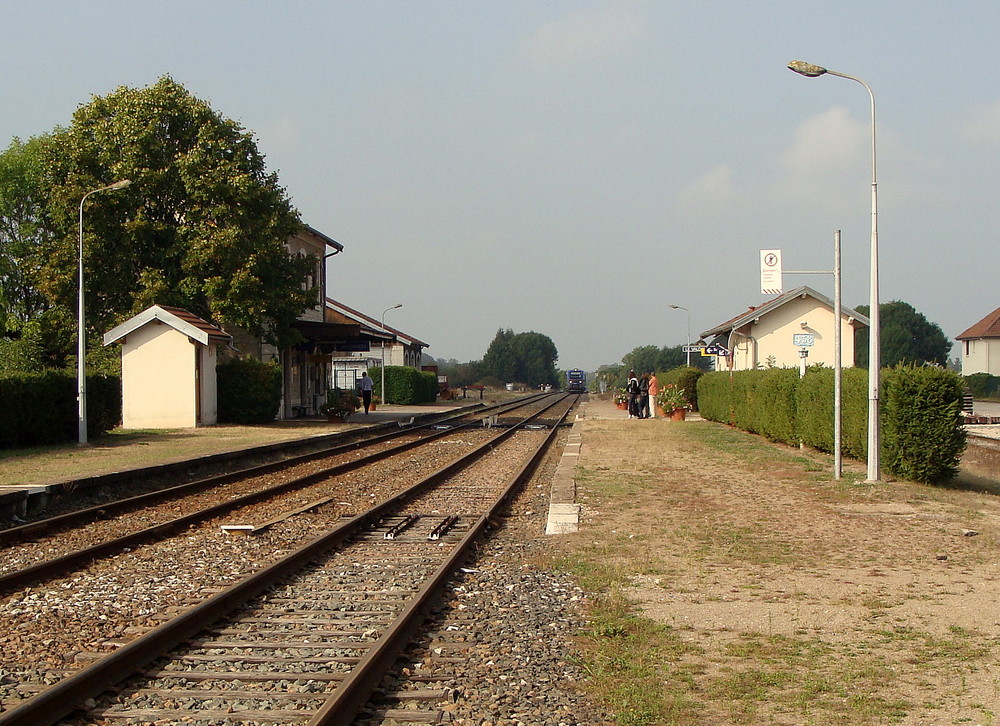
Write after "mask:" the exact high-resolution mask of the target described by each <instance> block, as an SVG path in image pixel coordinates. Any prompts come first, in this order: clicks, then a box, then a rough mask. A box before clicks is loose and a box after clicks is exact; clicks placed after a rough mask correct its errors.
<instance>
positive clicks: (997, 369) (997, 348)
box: [955, 308, 1000, 376]
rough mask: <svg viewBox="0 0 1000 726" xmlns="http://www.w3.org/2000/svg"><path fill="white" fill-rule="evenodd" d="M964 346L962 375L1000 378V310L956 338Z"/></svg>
mask: <svg viewBox="0 0 1000 726" xmlns="http://www.w3.org/2000/svg"><path fill="white" fill-rule="evenodd" d="M955 339H956V340H957V341H958V342H959V344H960V345H961V346H962V375H963V376H969V375H972V374H973V373H990V374H991V375H994V376H1000V308H997V309H996V310H994V311H993V312H992V313H990V314H989V315H987V316H986V317H985V318H983V319H982V320H980V321H979V322H978V323H976V324H975V325H973V326H972V327H971V328H969V329H968V330H966V331H964V332H963V333H961V334H959V335H957V336H955Z"/></svg>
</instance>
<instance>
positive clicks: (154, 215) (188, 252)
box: [0, 77, 316, 344]
mask: <svg viewBox="0 0 1000 726" xmlns="http://www.w3.org/2000/svg"><path fill="white" fill-rule="evenodd" d="M37 143H38V144H39V146H40V151H39V154H40V162H39V164H38V173H39V177H38V178H36V180H37V185H38V189H39V193H40V194H41V195H42V198H44V200H45V209H44V213H43V214H40V216H42V217H43V218H44V223H45V233H44V234H36V235H35V238H34V239H32V240H31V244H32V245H34V247H33V252H32V254H31V255H30V257H31V263H30V264H28V265H27V268H28V269H29V271H30V275H31V280H32V283H33V285H34V289H36V290H37V291H38V292H39V293H40V294H41V295H43V296H44V299H45V301H46V303H45V304H46V307H47V308H48V309H49V310H50V311H52V317H54V318H55V319H57V320H58V319H64V318H66V317H67V316H68V317H69V318H72V311H73V310H74V309H75V300H76V294H77V285H76V275H77V257H76V256H77V249H78V213H79V207H80V203H81V200H82V199H83V196H84V195H85V194H87V193H88V192H89V191H92V190H94V189H98V188H100V187H103V186H106V185H109V184H111V183H113V182H116V181H119V180H123V179H130V180H131V181H132V184H131V185H130V186H129V187H128V188H126V189H124V190H121V191H113V192H102V193H99V194H96V195H93V196H91V197H89V198H88V199H87V201H86V207H85V210H84V258H85V263H84V269H85V284H86V300H87V325H88V329H89V331H90V332H91V334H93V333H98V332H101V331H103V330H106V329H107V328H109V327H111V326H113V325H114V324H116V323H118V322H120V321H121V320H123V319H125V318H127V317H129V316H130V315H133V314H135V313H136V312H139V311H141V310H143V309H145V308H146V307H148V306H149V305H151V304H154V303H158V304H166V305H177V306H181V307H185V308H188V309H190V310H192V311H193V312H195V313H197V314H199V315H201V316H203V317H206V318H208V319H210V320H212V321H214V322H217V323H220V324H222V325H230V326H238V327H240V328H243V329H245V330H247V331H249V332H251V333H254V334H256V335H259V336H261V337H263V338H265V339H266V340H269V341H273V342H276V343H279V344H285V343H289V342H293V341H294V340H295V339H296V335H297V334H296V333H295V331H294V330H293V329H292V328H291V323H292V322H293V321H294V320H295V319H296V317H297V316H298V315H299V314H301V312H302V311H303V310H305V309H306V308H307V307H309V306H311V305H313V304H315V302H316V300H315V293H314V292H313V291H311V290H303V289H302V280H303V279H304V277H305V275H306V274H307V273H308V271H309V270H311V269H312V267H313V264H314V261H312V260H309V259H307V258H293V257H291V256H289V255H288V253H287V251H286V249H285V247H284V242H285V241H286V240H287V239H288V238H289V237H290V236H291V235H293V234H294V233H295V232H296V231H297V230H298V229H300V228H301V222H300V220H299V218H298V214H297V212H296V211H295V210H294V209H293V207H292V205H291V202H290V200H289V198H288V196H287V194H286V193H285V190H284V189H283V188H281V187H280V186H279V185H278V180H277V176H276V175H275V174H274V173H271V172H268V171H267V169H266V166H265V163H264V157H263V156H262V155H261V154H260V152H259V151H258V149H257V147H256V143H255V141H254V139H253V137H252V135H251V134H250V133H248V132H247V131H246V130H244V129H243V128H242V127H241V126H240V125H239V124H237V123H236V122H235V121H232V120H230V119H227V118H224V117H223V116H221V115H220V114H219V113H217V112H215V111H214V110H213V109H212V108H211V107H210V106H209V105H208V104H207V103H206V102H204V101H201V100H199V99H197V98H195V97H194V96H192V95H191V94H190V93H189V92H188V91H187V90H186V89H184V88H183V87H182V86H181V85H180V84H178V83H176V82H175V81H173V80H172V79H171V78H169V77H164V78H161V79H160V80H159V81H158V82H157V83H156V84H154V85H152V86H149V87H146V88H139V89H135V88H126V87H122V88H119V89H118V90H116V91H114V92H113V93H111V94H109V95H107V96H103V97H95V98H93V99H92V101H91V102H90V103H88V104H85V105H83V106H81V107H80V108H79V109H77V111H76V113H75V114H74V115H73V119H72V123H71V124H70V125H69V126H68V127H67V128H64V129H56V130H55V131H54V132H53V133H52V134H50V135H49V136H47V137H44V138H42V139H39V140H38V141H37ZM9 153H10V152H9V151H8V154H9ZM2 181H3V179H0V182H2Z"/></svg>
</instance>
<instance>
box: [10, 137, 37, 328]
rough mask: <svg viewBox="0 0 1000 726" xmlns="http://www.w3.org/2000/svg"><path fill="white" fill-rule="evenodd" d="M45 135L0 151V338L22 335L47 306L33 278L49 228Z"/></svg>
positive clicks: (15, 143) (15, 140) (15, 142)
mask: <svg viewBox="0 0 1000 726" xmlns="http://www.w3.org/2000/svg"><path fill="white" fill-rule="evenodd" d="M44 143H45V141H44V139H33V140H31V141H29V142H27V143H22V142H21V141H20V140H19V139H14V141H13V142H12V143H11V145H10V146H9V147H8V148H7V151H5V152H4V153H3V154H0V336H4V335H8V336H9V335H11V334H20V332H21V330H22V328H23V327H24V325H25V324H27V323H28V322H29V321H31V320H33V319H34V318H36V317H37V316H38V315H39V314H40V313H41V312H42V311H43V310H44V309H45V307H46V304H45V298H44V297H43V296H42V295H41V293H40V292H39V291H38V289H37V288H36V287H35V285H34V284H33V282H32V275H31V265H32V261H33V257H34V255H33V252H34V251H35V250H37V249H38V248H39V247H41V246H42V244H43V243H44V242H45V241H46V238H47V235H48V228H47V224H46V214H45V199H46V197H45V194H44V193H43V190H42V176H43V175H42V150H43V146H44Z"/></svg>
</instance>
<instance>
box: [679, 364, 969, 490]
mask: <svg viewBox="0 0 1000 726" xmlns="http://www.w3.org/2000/svg"><path fill="white" fill-rule="evenodd" d="M881 380H882V384H881V389H882V390H881V395H880V422H881V426H882V436H881V447H882V452H881V453H882V463H883V466H884V468H885V470H886V471H887V472H890V473H892V474H894V475H896V476H899V477H903V478H906V479H911V480H913V481H920V482H934V481H942V480H946V479H949V478H951V477H952V476H954V475H955V473H956V472H957V471H958V463H959V460H960V459H961V456H962V451H963V450H964V449H965V431H964V430H963V429H962V427H961V405H962V392H963V390H964V387H965V384H964V382H963V380H962V377H961V376H959V375H957V374H955V373H953V372H951V371H947V370H945V369H943V368H933V367H907V366H898V367H896V368H888V369H885V370H883V371H882V377H881ZM842 383H843V387H842V397H841V404H842V416H841V427H842V428H841V433H842V436H841V439H842V440H841V444H842V451H843V453H844V454H846V455H847V456H850V457H854V458H857V459H864V458H865V457H867V455H868V431H867V429H868V372H867V371H866V370H864V369H860V368H848V369H845V370H844V375H843V381H842ZM698 400H699V404H700V409H699V410H700V412H701V415H702V416H703V417H704V418H707V419H709V420H712V421H720V422H723V423H728V424H731V425H733V426H736V427H737V428H741V429H744V430H746V431H750V432H753V433H756V434H760V435H761V436H764V437H766V438H768V439H770V440H771V441H777V442H781V443H785V444H790V445H797V444H798V443H799V442H801V443H803V444H806V445H808V446H811V447H814V448H817V449H820V450H822V451H832V450H833V371H832V370H831V369H828V368H818V367H812V368H810V369H809V371H808V372H807V373H806V375H805V377H803V378H801V379H800V378H799V373H798V371H797V370H795V369H791V368H772V369H767V370H757V371H738V372H735V373H733V374H732V375H730V374H729V373H725V372H717V373H708V374H706V375H705V376H703V377H702V378H701V380H700V381H699V384H698Z"/></svg>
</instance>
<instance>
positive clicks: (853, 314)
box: [701, 285, 869, 338]
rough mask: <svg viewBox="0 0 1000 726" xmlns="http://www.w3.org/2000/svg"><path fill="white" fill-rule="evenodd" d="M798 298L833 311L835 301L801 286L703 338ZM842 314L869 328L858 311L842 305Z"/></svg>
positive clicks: (708, 333)
mask: <svg viewBox="0 0 1000 726" xmlns="http://www.w3.org/2000/svg"><path fill="white" fill-rule="evenodd" d="M797 297H811V298H813V299H815V300H817V301H819V302H821V303H823V304H824V305H826V306H827V307H828V308H830V310H833V300H831V299H830V298H828V297H827V296H826V295H823V294H821V293H818V292H816V291H815V290H813V289H812V288H811V287H809V286H808V285H801V286H800V287H797V288H795V289H794V290H789V291H788V292H786V293H784V294H782V295H778V296H777V297H774V298H771V299H770V300H768V301H766V302H763V303H761V304H760V305H755V306H751V307H750V309H749V310H747V311H746V312H743V313H740V314H739V315H737V316H736V317H734V318H730V319H729V320H727V321H726V322H724V323H720V324H719V325H716V326H715V327H714V328H711V329H710V330H706V331H705V332H703V333H702V334H701V337H702V338H709V337H711V336H713V335H719V334H720V333H726V332H728V331H730V330H735V329H736V328H739V327H741V326H743V325H746V324H747V323H749V322H750V321H752V320H754V319H756V318H759V317H762V316H764V315H767V314H768V313H770V312H771V311H773V310H776V309H777V308H779V307H781V306H782V305H784V304H785V303H787V302H789V301H790V300H794V299H795V298H797ZM840 314H841V315H843V316H846V317H850V318H852V319H853V324H854V325H855V326H856V327H858V326H862V325H863V326H866V327H867V326H868V325H869V321H868V318H867V317H865V316H864V315H862V314H860V313H859V312H858V311H857V310H853V309H851V308H849V307H847V306H845V305H841V308H840Z"/></svg>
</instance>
